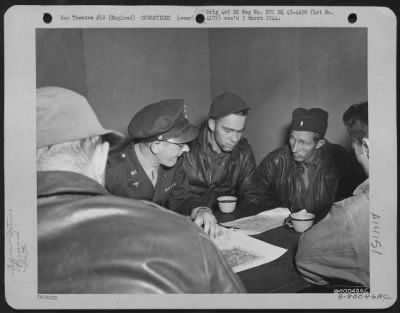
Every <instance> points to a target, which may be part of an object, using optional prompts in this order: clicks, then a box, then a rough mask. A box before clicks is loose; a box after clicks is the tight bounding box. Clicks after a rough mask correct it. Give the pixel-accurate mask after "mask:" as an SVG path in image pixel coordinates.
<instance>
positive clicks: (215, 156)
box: [184, 93, 260, 213]
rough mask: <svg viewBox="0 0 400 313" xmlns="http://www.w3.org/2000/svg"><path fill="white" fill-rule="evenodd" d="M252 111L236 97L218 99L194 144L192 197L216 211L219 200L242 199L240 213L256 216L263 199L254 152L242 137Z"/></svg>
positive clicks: (187, 163)
mask: <svg viewBox="0 0 400 313" xmlns="http://www.w3.org/2000/svg"><path fill="white" fill-rule="evenodd" d="M249 109H250V108H249V107H248V106H247V104H246V103H245V102H244V100H243V99H242V98H240V97H239V96H238V95H236V94H234V93H223V94H221V95H219V96H217V97H216V98H215V99H214V100H213V102H212V104H211V107H210V112H209V118H208V120H207V122H206V123H204V124H203V125H202V126H201V128H200V134H199V136H198V137H197V138H196V139H195V140H194V141H192V142H191V143H190V151H189V152H188V153H187V154H186V155H185V156H184V167H185V170H186V173H187V176H188V179H189V183H190V187H191V194H193V195H196V196H199V197H200V198H201V199H202V201H203V205H205V206H207V207H211V208H214V207H215V204H216V199H217V197H219V196H225V195H234V196H237V197H238V198H239V203H238V210H239V211H247V212H253V213H254V212H256V211H257V210H258V208H259V204H260V197H259V194H258V192H257V190H256V184H255V170H256V163H255V159H254V155H253V151H252V149H251V147H250V145H249V144H248V143H247V140H246V139H245V138H243V137H242V135H243V132H244V130H245V128H246V120H247V114H248V111H249Z"/></svg>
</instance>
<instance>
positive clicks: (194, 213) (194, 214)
mask: <svg viewBox="0 0 400 313" xmlns="http://www.w3.org/2000/svg"><path fill="white" fill-rule="evenodd" d="M200 210H202V211H204V212H206V213H209V214H213V211H212V210H211V209H210V208H208V207H206V206H200V207H197V208H194V209H193V210H192V214H191V217H192V218H194V217H195V216H196V215H197V213H198V212H199V211H200Z"/></svg>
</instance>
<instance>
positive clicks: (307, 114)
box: [291, 108, 328, 136]
mask: <svg viewBox="0 0 400 313" xmlns="http://www.w3.org/2000/svg"><path fill="white" fill-rule="evenodd" d="M327 127H328V112H326V111H324V110H322V109H319V108H312V109H309V110H307V109H304V108H297V109H295V110H294V111H293V114H292V126H291V129H292V130H300V131H310V132H315V133H319V134H320V135H322V136H325V133H326V129H327Z"/></svg>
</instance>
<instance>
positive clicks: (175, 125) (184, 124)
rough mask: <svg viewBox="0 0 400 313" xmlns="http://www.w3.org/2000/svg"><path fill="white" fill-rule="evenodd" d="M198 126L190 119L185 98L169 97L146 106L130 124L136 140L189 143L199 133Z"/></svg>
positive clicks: (131, 134) (131, 132) (130, 134)
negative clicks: (191, 122)
mask: <svg viewBox="0 0 400 313" xmlns="http://www.w3.org/2000/svg"><path fill="white" fill-rule="evenodd" d="M198 132H199V130H198V127H196V126H194V125H192V124H190V123H189V121H188V117H187V112H186V106H185V104H184V101H183V99H168V100H162V101H159V102H156V103H152V104H149V105H147V106H145V107H144V108H143V109H142V110H140V111H139V112H138V113H136V114H135V116H134V117H133V118H132V120H131V121H130V123H129V126H128V134H129V136H130V137H131V138H132V139H133V140H134V141H147V142H150V141H155V140H160V141H169V142H172V143H188V142H190V141H192V140H193V139H195V138H196V137H197V135H198Z"/></svg>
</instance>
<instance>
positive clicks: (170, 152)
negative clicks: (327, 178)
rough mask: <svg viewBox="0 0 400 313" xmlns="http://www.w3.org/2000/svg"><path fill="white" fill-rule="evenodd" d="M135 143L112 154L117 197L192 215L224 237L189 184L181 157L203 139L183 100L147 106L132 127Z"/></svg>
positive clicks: (111, 182)
mask: <svg viewBox="0 0 400 313" xmlns="http://www.w3.org/2000/svg"><path fill="white" fill-rule="evenodd" d="M128 134H129V136H130V140H131V142H130V143H129V144H128V145H127V146H126V147H125V148H124V149H123V150H122V151H116V152H114V153H111V154H110V156H109V158H108V162H107V171H106V173H107V174H106V187H107V189H108V190H109V191H110V192H111V193H113V194H115V195H118V196H121V197H128V198H132V199H139V200H148V201H152V202H155V203H157V204H159V205H162V206H164V207H166V208H167V209H169V210H171V211H174V212H176V213H179V214H183V215H189V216H191V218H192V219H193V221H194V223H195V224H197V225H198V226H202V227H203V229H204V231H205V232H206V233H208V234H209V235H210V236H211V237H216V236H217V235H218V233H219V226H218V225H217V220H216V218H215V217H214V215H213V214H212V212H211V210H210V209H209V208H207V207H206V206H204V205H203V202H202V201H201V199H199V197H196V195H189V185H188V181H187V177H186V173H185V171H184V168H183V166H182V162H183V159H182V155H183V154H185V153H187V152H188V151H189V147H188V144H189V142H190V141H192V140H193V139H194V138H195V137H196V136H197V134H198V128H197V127H195V126H194V125H191V124H190V123H189V121H188V118H187V113H186V106H185V104H184V101H183V99H168V100H162V101H159V102H156V103H152V104H149V105H147V106H145V107H144V108H143V109H142V110H140V111H139V112H137V113H136V114H135V115H134V117H133V118H132V119H131V121H130V123H129V126H128Z"/></svg>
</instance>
